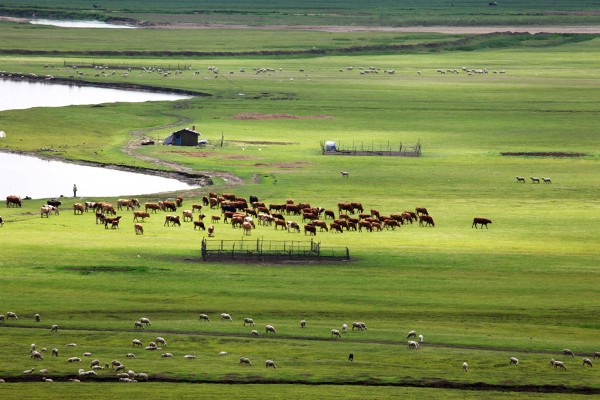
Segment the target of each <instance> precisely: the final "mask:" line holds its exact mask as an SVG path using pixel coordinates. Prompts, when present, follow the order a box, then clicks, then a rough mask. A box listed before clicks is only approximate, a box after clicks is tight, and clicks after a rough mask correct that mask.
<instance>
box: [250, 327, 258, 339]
mask: <svg viewBox="0 0 600 400" xmlns="http://www.w3.org/2000/svg"><path fill="white" fill-rule="evenodd" d="M250 335H251V336H253V337H258V331H257V330H256V329H253V330H252V332H250Z"/></svg>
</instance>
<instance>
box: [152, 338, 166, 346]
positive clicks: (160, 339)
mask: <svg viewBox="0 0 600 400" xmlns="http://www.w3.org/2000/svg"><path fill="white" fill-rule="evenodd" d="M154 340H155V341H156V343H157V344H158V343H160V344H162V345H163V346H165V347H167V341H166V340H165V339H164V338H162V337H160V336H158V337H157V338H156V339H154Z"/></svg>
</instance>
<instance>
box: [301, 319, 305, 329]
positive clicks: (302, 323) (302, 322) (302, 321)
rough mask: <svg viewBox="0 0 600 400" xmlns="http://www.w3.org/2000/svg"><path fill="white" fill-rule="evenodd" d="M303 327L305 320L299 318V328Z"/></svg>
mask: <svg viewBox="0 0 600 400" xmlns="http://www.w3.org/2000/svg"><path fill="white" fill-rule="evenodd" d="M304 327H306V321H305V320H300V328H304Z"/></svg>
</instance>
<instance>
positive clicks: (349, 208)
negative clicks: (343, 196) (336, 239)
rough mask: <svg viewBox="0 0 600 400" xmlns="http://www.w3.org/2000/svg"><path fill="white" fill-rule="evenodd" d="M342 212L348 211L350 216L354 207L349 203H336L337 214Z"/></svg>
mask: <svg viewBox="0 0 600 400" xmlns="http://www.w3.org/2000/svg"><path fill="white" fill-rule="evenodd" d="M342 211H348V212H349V213H350V214H354V207H352V204H350V203H346V202H343V203H338V214H339V213H341V212H342Z"/></svg>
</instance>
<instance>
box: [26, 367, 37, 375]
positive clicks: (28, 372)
mask: <svg viewBox="0 0 600 400" xmlns="http://www.w3.org/2000/svg"><path fill="white" fill-rule="evenodd" d="M33 371H35V368H31V369H26V370H25V371H23V374H24V375H31V374H33Z"/></svg>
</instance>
